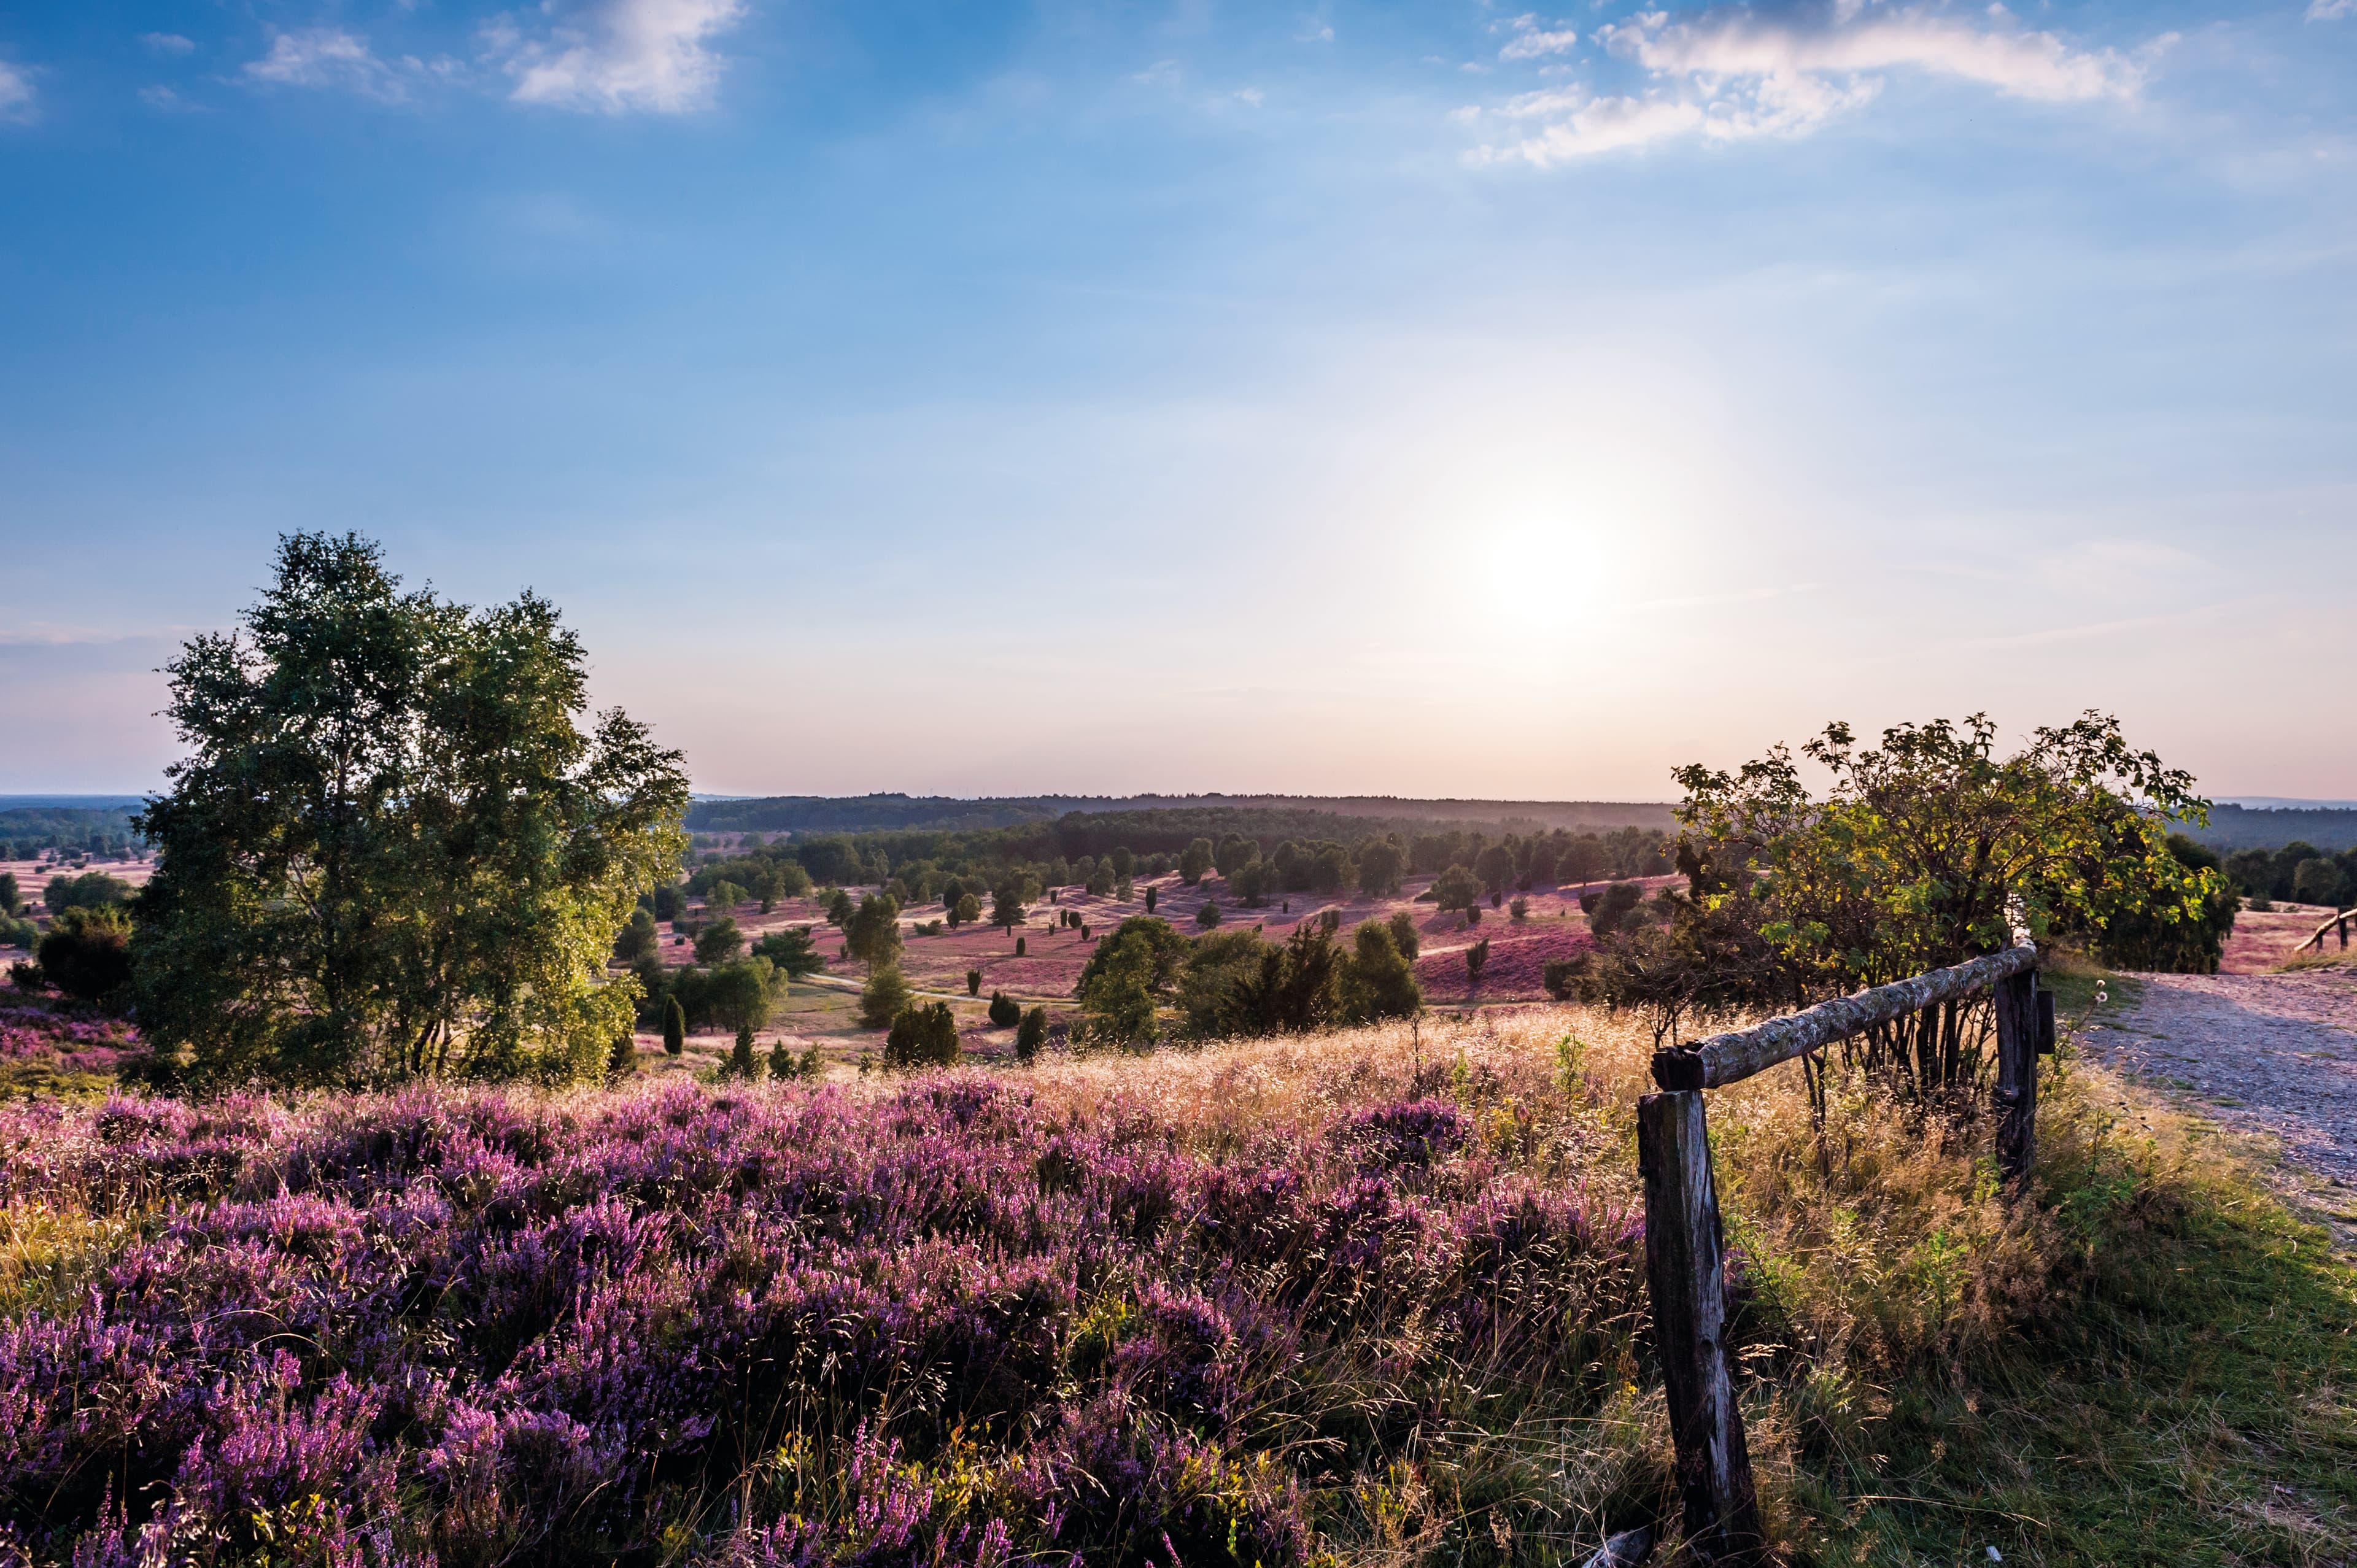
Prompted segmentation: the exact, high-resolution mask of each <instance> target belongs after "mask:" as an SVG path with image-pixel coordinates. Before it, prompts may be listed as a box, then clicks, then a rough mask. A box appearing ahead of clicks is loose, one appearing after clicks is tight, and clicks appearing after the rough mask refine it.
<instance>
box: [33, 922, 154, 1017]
mask: <svg viewBox="0 0 2357 1568" xmlns="http://www.w3.org/2000/svg"><path fill="white" fill-rule="evenodd" d="M131 940H132V932H131V921H130V919H129V918H127V917H126V916H125V915H124V912H123V910H122V909H121V908H119V907H117V906H114V905H111V904H107V905H101V906H100V907H98V908H94V909H92V908H84V907H82V906H81V905H79V904H76V905H74V906H72V907H71V908H68V909H67V910H66V911H65V913H63V914H62V915H59V916H58V917H57V918H55V919H53V920H51V921H50V922H49V929H48V931H46V932H44V933H43V934H42V937H41V941H40V945H39V946H38V948H36V949H34V950H33V956H34V960H35V961H36V962H38V964H39V965H40V966H41V974H42V976H43V977H44V978H45V979H47V980H48V983H50V984H51V985H54V986H56V987H57V988H58V989H59V991H62V992H64V993H66V994H67V995H69V996H70V997H72V998H74V999H75V1000H76V1001H78V1002H102V1003H104V1002H113V1001H115V1000H118V999H120V998H121V997H122V996H123V994H124V992H125V991H126V990H127V989H128V988H129V986H130V984H131Z"/></svg>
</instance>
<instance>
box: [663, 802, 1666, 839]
mask: <svg viewBox="0 0 2357 1568" xmlns="http://www.w3.org/2000/svg"><path fill="white" fill-rule="evenodd" d="M1673 810H1674V808H1673V807H1671V806H1670V805H1669V804H1668V803H1667V802H1664V801H1654V800H1414V799H1407V798H1403V797H1398V796H1392V795H1216V794H1215V795H1006V796H984V797H979V798H977V799H974V800H963V799H960V798H958V797H955V796H948V795H899V794H887V795H848V796H832V795H773V796H768V797H765V798H763V799H760V800H698V801H697V802H695V804H694V806H693V807H691V808H690V809H689V811H688V813H687V827H688V830H689V831H690V832H713V833H741V832H761V833H780V832H783V833H793V834H796V835H798V836H802V835H808V834H813V833H867V832H912V831H919V830H923V831H931V832H978V831H982V830H985V829H990V828H1009V827H1017V826H1020V825H1022V824H1024V823H1028V822H1059V821H1060V820H1061V819H1063V818H1066V817H1069V816H1073V815H1088V816H1103V815H1129V816H1135V814H1136V813H1139V812H1147V811H1151V812H1157V813H1164V812H1168V813H1178V814H1189V813H1195V814H1200V815H1198V816H1197V817H1196V820H1199V821H1200V822H1205V823H1209V824H1212V825H1214V826H1215V827H1216V829H1217V831H1222V832H1228V831H1236V832H1247V833H1254V834H1255V836H1262V837H1266V836H1270V835H1271V834H1274V835H1275V837H1278V838H1286V837H1294V836H1297V835H1298V834H1299V833H1300V832H1304V831H1308V829H1310V828H1314V827H1323V828H1325V829H1327V830H1329V831H1333V828H1334V824H1333V822H1332V819H1334V818H1337V817H1350V818H1357V819H1364V820H1363V821H1359V822H1352V823H1351V830H1352V836H1357V835H1358V834H1363V833H1367V832H1398V831H1403V830H1407V829H1413V828H1429V827H1431V826H1433V825H1435V824H1437V823H1448V824H1457V825H1460V826H1464V827H1477V826H1478V827H1487V828H1512V829H1514V830H1517V831H1519V832H1534V831H1538V832H1544V831H1546V830H1549V829H1554V828H1565V829H1569V830H1572V831H1575V832H1602V831H1604V830H1606V829H1609V828H1649V829H1658V830H1660V831H1661V832H1672V831H1673V830H1674V828H1675V826H1676V823H1675V822H1674V820H1673V818H1672V815H1671V813H1672V811H1673ZM1222 812H1225V813H1237V812H1254V813H1268V816H1267V819H1266V820H1267V821H1268V822H1271V823H1279V822H1283V823H1289V824H1293V825H1290V826H1271V827H1268V828H1265V829H1264V828H1255V827H1251V826H1241V825H1240V824H1241V823H1242V822H1243V819H1242V818H1241V817H1237V816H1234V815H1228V816H1220V815H1216V814H1215V813H1222ZM1174 820H1175V819H1174ZM1376 823H1380V824H1381V826H1376V825H1373V824H1376ZM1195 831H1197V832H1202V831H1208V830H1207V829H1203V828H1199V829H1197V830H1195ZM1337 836H1340V835H1339V833H1337ZM1182 842H1183V841H1182Z"/></svg>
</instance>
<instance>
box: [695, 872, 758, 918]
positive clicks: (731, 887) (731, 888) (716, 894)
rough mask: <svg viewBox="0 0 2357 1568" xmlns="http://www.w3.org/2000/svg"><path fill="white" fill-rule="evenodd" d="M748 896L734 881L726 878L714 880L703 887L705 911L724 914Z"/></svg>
mask: <svg viewBox="0 0 2357 1568" xmlns="http://www.w3.org/2000/svg"><path fill="white" fill-rule="evenodd" d="M749 897H751V895H750V894H748V893H747V892H746V891H745V889H744V888H742V887H739V886H737V884H735V883H734V882H729V881H726V880H723V881H719V882H716V883H714V884H712V886H709V887H707V888H705V893H704V909H705V914H707V915H721V916H726V915H727V914H728V913H729V912H730V911H732V910H734V909H735V908H737V905H739V904H742V903H744V902H745V901H746V900H747V899H748V898H749Z"/></svg>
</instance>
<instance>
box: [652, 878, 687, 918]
mask: <svg viewBox="0 0 2357 1568" xmlns="http://www.w3.org/2000/svg"><path fill="white" fill-rule="evenodd" d="M647 898H648V906H649V908H651V909H652V910H653V911H654V917H655V918H656V920H658V921H665V920H676V919H678V918H679V916H680V911H681V910H682V909H683V908H685V907H686V898H685V896H684V895H683V894H682V893H681V892H680V890H679V885H678V884H677V883H675V882H666V883H664V884H663V885H662V886H660V887H658V888H656V889H655V890H654V891H653V892H652V893H651V894H649V895H648V896H647Z"/></svg>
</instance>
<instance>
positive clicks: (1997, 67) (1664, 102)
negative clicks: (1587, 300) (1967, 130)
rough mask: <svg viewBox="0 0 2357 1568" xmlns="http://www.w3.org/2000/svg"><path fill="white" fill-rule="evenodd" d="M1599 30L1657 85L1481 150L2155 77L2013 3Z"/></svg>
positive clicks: (2120, 87) (1510, 109)
mask: <svg viewBox="0 0 2357 1568" xmlns="http://www.w3.org/2000/svg"><path fill="white" fill-rule="evenodd" d="M2332 3H2334V4H2341V5H2357V0H2332ZM1523 20H1524V21H1526V20H1527V19H1523ZM1564 38H1566V35H1564V34H1560V33H1548V32H1544V31H1541V30H1539V29H1537V28H1536V27H1531V26H1524V27H1523V28H1522V30H1520V31H1519V32H1518V33H1517V36H1516V37H1515V38H1514V39H1513V40H1512V41H1511V42H1509V43H1508V44H1507V45H1506V47H1505V48H1504V49H1502V50H1501V51H1500V52H1501V58H1503V59H1537V58H1541V57H1543V56H1545V55H1548V54H1553V53H1559V52H1562V51H1563V50H1564V49H1566V48H1570V47H1572V45H1571V43H1568V42H1562V41H1559V40H1563V39H1564ZM1594 39H1595V41H1596V42H1597V43H1598V44H1601V45H1602V46H1603V47H1604V48H1606V49H1607V50H1608V51H1609V52H1610V53H1611V54H1613V55H1614V56H1616V57H1618V58H1620V59H1626V60H1629V61H1631V62H1632V63H1634V64H1636V65H1639V66H1641V67H1642V68H1643V69H1644V70H1646V71H1648V72H1649V73H1650V74H1651V75H1652V78H1653V81H1654V82H1655V83H1656V85H1655V86H1654V87H1652V89H1650V90H1648V91H1645V92H1643V93H1641V94H1624V95H1606V94H1592V93H1590V92H1587V91H1584V90H1577V89H1575V90H1569V91H1556V92H1550V93H1540V94H1528V95H1525V96H1524V97H1523V98H1521V99H1517V100H1513V101H1512V102H1509V103H1508V104H1507V105H1506V106H1505V108H1504V110H1503V113H1504V114H1505V116H1506V117H1507V118H1509V119H1531V118H1537V119H1541V120H1543V121H1544V122H1545V123H1544V126H1543V128H1541V129H1540V130H1538V131H1536V132H1534V133H1533V134H1528V135H1525V136H1523V137H1522V138H1520V139H1518V140H1516V141H1513V142H1511V143H1507V144H1504V145H1496V146H1490V147H1485V148H1483V149H1482V150H1481V152H1480V154H1479V155H1477V156H1478V157H1480V159H1482V160H1483V161H1508V160H1512V161H1522V162H1528V163H1533V164H1538V165H1541V166H1545V165H1551V164H1558V163H1563V162H1566V161H1568V160H1570V159H1573V158H1577V157H1583V156H1590V155H1593V154H1596V153H1601V152H1609V151H1611V150H1613V149H1615V148H1620V147H1630V146H1640V145H1645V144H1647V143H1651V142H1659V141H1665V140H1670V139H1674V138H1680V137H1688V136H1699V137H1702V138H1705V139H1709V140H1717V141H1742V140H1747V139H1750V138H1753V137H1760V136H1799V135H1805V134H1808V133H1809V132H1811V131H1813V130H1815V129H1816V128H1817V127H1818V126H1820V125H1823V124H1825V123H1826V122H1827V121H1829V120H1832V119H1834V118H1835V116H1837V115H1840V114H1843V113H1847V112H1849V111H1851V110H1854V109H1856V108H1857V107H1859V106H1860V105H1862V104H1864V103H1867V102H1870V101H1871V100H1872V99H1873V98H1874V97H1875V96H1876V95H1877V94H1878V92H1879V91H1881V89H1882V86H1883V83H1884V81H1885V80H1886V79H1887V78H1888V76H1889V75H1890V74H1892V73H1894V72H1900V71H1911V72H1915V73H1918V74H1921V75H1927V76H1935V77H1944V78H1948V79H1950V80H1953V81H1968V82H1973V83H1976V84H1978V85H1981V86H1984V87H1988V88H1992V89H1994V90H1996V91H1998V92H2000V93H2003V94H2006V95H2007V96H2009V97H2015V98H2024V99H2033V100H2038V101H2040V102H2086V101H2089V100H2095V99H2104V98H2125V97H2128V96H2131V95H2133V94H2134V93H2135V92H2136V90H2137V88H2138V87H2139V85H2140V84H2141V82H2142V80H2143V74H2144V69H2143V66H2142V64H2141V63H2140V62H2139V61H2138V60H2136V59H2129V58H2128V57H2126V56H2123V55H2121V54H2119V53H2117V52H2115V51H2114V50H2110V49H2084V48H2074V47H2072V45H2071V44H2069V43H2067V42H2066V41H2064V40H2063V39H2062V38H2060V37H2058V36H2056V35H2055V34H2053V33H2050V32H2041V31H2037V30H2034V29H2030V28H2027V27H2022V26H2020V25H2019V24H2018V22H2016V21H2015V19H2014V18H2013V16H2012V15H2011V14H2010V13H2009V12H2007V10H2006V9H2005V7H2004V6H2002V5H1992V6H1990V7H1989V8H1988V10H1987V11H1986V13H1984V14H1981V15H1978V16H1964V15H1961V14H1957V13H1953V12H1950V11H1946V10H1943V9H1938V8H1933V7H1926V6H1918V7H1910V8H1906V9H1896V8H1891V7H1887V6H1883V5H1872V4H1868V3H1867V0H1834V3H1833V4H1832V5H1827V6H1824V7H1820V8H1817V9H1813V10H1810V11H1807V12H1803V13H1792V12H1784V11H1778V12H1772V13H1770V12H1763V11H1759V10H1754V9H1753V8H1751V7H1750V6H1748V5H1735V6H1721V7H1718V8H1717V9H1714V10H1710V11H1706V12H1703V13H1702V14H1700V15H1699V16H1695V17H1694V18H1693V19H1692V20H1690V21H1684V22H1672V21H1671V20H1670V18H1669V16H1667V14H1665V13H1663V12H1660V11H1647V12H1641V13H1639V14H1638V15H1637V16H1634V17H1632V18H1631V19H1630V20H1629V21H1626V22H1622V23H1618V24H1611V25H1607V26H1605V27H1599V28H1598V29H1597V31H1596V33H1595V35H1594ZM1573 41H1575V42H1576V40H1573ZM2168 41H2169V40H2168V39H2167V38H2164V39H2162V40H2160V41H2159V44H2158V46H2156V47H2165V45H2166V43H2167V42H2168Z"/></svg>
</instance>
